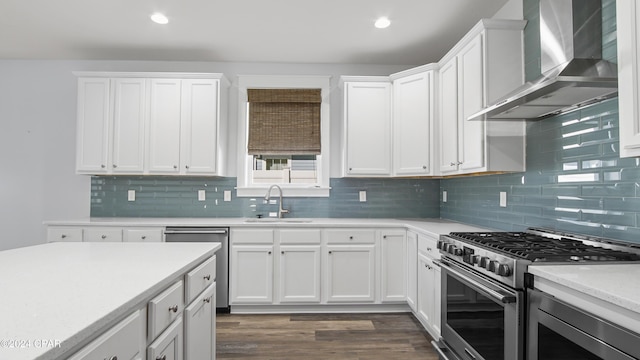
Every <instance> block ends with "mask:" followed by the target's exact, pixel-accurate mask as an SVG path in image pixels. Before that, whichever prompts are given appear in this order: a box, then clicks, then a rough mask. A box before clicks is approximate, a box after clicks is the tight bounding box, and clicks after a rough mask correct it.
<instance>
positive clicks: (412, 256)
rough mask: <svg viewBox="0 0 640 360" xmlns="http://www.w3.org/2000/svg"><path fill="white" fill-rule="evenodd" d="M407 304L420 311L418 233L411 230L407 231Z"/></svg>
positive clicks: (414, 310)
mask: <svg viewBox="0 0 640 360" xmlns="http://www.w3.org/2000/svg"><path fill="white" fill-rule="evenodd" d="M407 304H408V305H409V307H410V308H411V311H413V312H414V313H415V312H417V311H418V310H417V309H418V308H417V305H418V234H416V233H414V232H411V231H409V232H407Z"/></svg>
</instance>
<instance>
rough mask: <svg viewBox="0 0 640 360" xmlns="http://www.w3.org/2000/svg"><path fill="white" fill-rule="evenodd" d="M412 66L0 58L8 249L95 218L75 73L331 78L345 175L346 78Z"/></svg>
mask: <svg viewBox="0 0 640 360" xmlns="http://www.w3.org/2000/svg"><path fill="white" fill-rule="evenodd" d="M407 68H409V67H408V66H386V65H380V66H376V65H355V64H354V65H345V64H341V65H330V64H272V63H207V62H124V61H17V60H2V61H0V79H1V80H0V228H1V229H2V237H1V238H0V250H5V249H12V248H17V247H22V246H29V245H36V244H41V243H44V242H45V228H44V226H43V225H42V223H43V221H46V220H69V219H78V218H87V217H89V209H90V191H91V184H90V177H88V176H83V175H76V174H75V172H74V169H75V126H76V78H75V76H74V75H73V74H72V71H176V72H182V71H184V72H221V73H224V74H225V75H226V76H227V77H228V78H229V79H230V80H231V81H234V82H235V80H236V78H237V75H238V74H243V75H247V74H283V75H285V74H288V75H331V76H333V78H332V96H331V119H332V124H331V126H332V133H331V137H332V139H331V148H332V175H333V176H337V174H339V165H340V164H339V160H340V154H339V151H338V149H339V145H340V134H341V132H340V123H339V121H340V118H341V115H340V114H341V107H340V104H341V101H340V96H339V91H337V90H338V89H337V86H338V78H339V76H340V75H389V74H391V73H394V72H397V71H401V70H405V69H407ZM235 89H236V88H235V87H232V89H231V96H230V106H229V118H230V134H229V136H230V141H229V143H230V152H229V158H228V159H227V161H228V163H229V164H231V165H232V174H235V163H236V154H235V141H234V140H233V139H235V123H234V121H235V119H236V118H237V115H236V114H237V104H236V103H237V96H236V94H235V93H236V91H234V90H235Z"/></svg>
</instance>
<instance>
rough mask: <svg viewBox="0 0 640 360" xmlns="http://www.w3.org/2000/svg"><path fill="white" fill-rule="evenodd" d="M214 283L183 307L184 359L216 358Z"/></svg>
mask: <svg viewBox="0 0 640 360" xmlns="http://www.w3.org/2000/svg"><path fill="white" fill-rule="evenodd" d="M215 293H216V284H215V283H214V284H212V285H210V286H209V287H208V288H207V290H205V291H204V292H203V293H202V294H200V296H198V297H197V298H196V299H195V300H194V301H193V302H192V303H191V305H189V306H187V307H186V308H185V309H184V331H185V337H184V360H201V359H207V360H213V359H215V358H216V341H215V334H216V316H215V311H216V297H215Z"/></svg>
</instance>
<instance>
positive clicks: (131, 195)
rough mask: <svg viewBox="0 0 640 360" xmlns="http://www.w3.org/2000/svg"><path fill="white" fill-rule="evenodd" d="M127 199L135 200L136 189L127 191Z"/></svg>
mask: <svg viewBox="0 0 640 360" xmlns="http://www.w3.org/2000/svg"><path fill="white" fill-rule="evenodd" d="M127 201H136V191H135V190H129V191H127Z"/></svg>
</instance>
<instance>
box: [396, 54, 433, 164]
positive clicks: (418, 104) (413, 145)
mask: <svg viewBox="0 0 640 360" xmlns="http://www.w3.org/2000/svg"><path fill="white" fill-rule="evenodd" d="M435 68H436V66H434V65H433V64H432V65H427V66H423V67H419V68H415V69H411V70H410V71H406V72H402V73H398V74H394V75H391V78H392V80H393V120H392V124H393V175H394V176H420V175H432V174H433V167H432V161H431V156H432V155H433V141H432V140H433V139H432V133H433V127H432V120H433V117H434V82H435V73H436V71H435Z"/></svg>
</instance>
